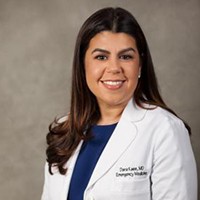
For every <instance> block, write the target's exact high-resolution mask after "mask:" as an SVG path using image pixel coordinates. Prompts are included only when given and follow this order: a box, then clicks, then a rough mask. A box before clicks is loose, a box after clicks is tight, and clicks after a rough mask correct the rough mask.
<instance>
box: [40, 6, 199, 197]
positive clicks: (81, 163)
mask: <svg viewBox="0 0 200 200" xmlns="http://www.w3.org/2000/svg"><path fill="white" fill-rule="evenodd" d="M189 133H190V128H189V126H188V125H187V124H186V123H184V122H183V121H182V120H181V119H180V118H178V117H177V116H176V114H175V113H174V112H173V111H172V110H171V109H170V108H168V107H167V106H166V104H165V103H164V101H163V100H162V98H161V96H160V94H159V91H158V85H157V81H156V76H155V73H154V68H153V63H152V60H151V55H150V52H149V48H148V45H147V42H146V39H145V36H144V34H143V32H142V30H141V28H140V26H139V25H138V23H137V21H136V20H135V19H134V17H133V16H132V15H131V14H130V13H129V12H128V11H126V10H124V9H122V8H104V9H101V10H99V11H97V12H96V13H94V14H93V15H92V16H90V17H89V18H88V19H87V20H86V22H85V23H84V24H83V26H82V27H81V29H80V32H79V35H78V38H77V42H76V47H75V52H74V62H73V75H72V90H71V108H70V113H69V115H68V116H67V117H66V118H62V119H60V120H58V121H56V122H55V123H54V124H53V125H51V126H50V130H49V133H48V135H47V144H48V147H47V151H46V153H47V164H46V167H45V184H44V190H43V195H42V200H80V199H84V200H88V199H95V200H107V199H109V200H129V199H130V200H133V199H137V200H150V199H151V200H165V199H166V200H174V199H176V200H196V199H197V180H196V177H197V176H196V165H195V160H194V156H193V152H192V148H191V144H190V139H189Z"/></svg>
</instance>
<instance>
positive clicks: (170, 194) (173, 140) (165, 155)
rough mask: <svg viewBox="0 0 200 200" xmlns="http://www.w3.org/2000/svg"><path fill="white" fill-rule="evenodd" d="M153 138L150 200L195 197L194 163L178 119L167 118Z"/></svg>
mask: <svg viewBox="0 0 200 200" xmlns="http://www.w3.org/2000/svg"><path fill="white" fill-rule="evenodd" d="M154 141H155V148H154V159H153V160H154V161H153V168H152V175H151V182H152V187H151V189H152V200H197V172H196V163H195V159H194V155H193V151H192V147H191V143H190V138H189V134H188V132H187V130H186V128H185V126H184V124H183V123H182V121H181V120H179V119H167V120H166V121H165V122H164V123H163V124H160V128H159V130H158V131H157V134H156V137H155V140H154Z"/></svg>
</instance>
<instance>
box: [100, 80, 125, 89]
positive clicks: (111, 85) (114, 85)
mask: <svg viewBox="0 0 200 200" xmlns="http://www.w3.org/2000/svg"><path fill="white" fill-rule="evenodd" d="M101 82H102V83H103V85H104V86H105V87H106V88H108V89H118V88H120V87H121V86H122V85H123V83H124V82H125V80H106V81H101Z"/></svg>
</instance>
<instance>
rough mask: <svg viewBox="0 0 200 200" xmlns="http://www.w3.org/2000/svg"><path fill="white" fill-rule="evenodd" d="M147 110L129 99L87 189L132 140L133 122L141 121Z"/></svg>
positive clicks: (134, 129)
mask: <svg viewBox="0 0 200 200" xmlns="http://www.w3.org/2000/svg"><path fill="white" fill-rule="evenodd" d="M146 112H147V110H146V109H143V108H140V107H138V106H137V105H136V104H135V102H134V101H133V100H130V101H129V103H128V104H127V106H126V108H125V109H124V111H123V113H122V117H121V119H120V121H119V122H118V124H117V126H116V128H115V130H114V132H113V134H112V136H111V138H110V140H109V141H108V143H107V145H106V147H105V149H104V151H103V152H102V154H101V156H100V158H99V160H98V162H97V164H96V167H95V169H94V171H93V174H92V176H91V178H90V181H89V183H88V186H87V188H86V190H85V191H86V192H87V189H89V188H90V187H91V186H93V185H94V184H95V182H96V181H98V180H99V179H100V178H101V177H102V176H104V174H106V172H107V171H108V170H109V169H110V168H111V167H112V166H113V165H114V164H115V163H116V162H117V160H118V159H119V158H120V157H121V155H122V154H123V153H124V152H125V151H126V149H127V148H128V147H129V146H130V145H131V144H132V143H133V142H134V140H135V138H136V136H137V128H136V125H135V122H138V121H141V120H142V119H143V118H144V116H145V114H146Z"/></svg>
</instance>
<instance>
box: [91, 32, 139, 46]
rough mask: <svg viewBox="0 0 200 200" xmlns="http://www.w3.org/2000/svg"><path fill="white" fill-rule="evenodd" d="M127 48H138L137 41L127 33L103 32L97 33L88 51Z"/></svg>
mask: <svg viewBox="0 0 200 200" xmlns="http://www.w3.org/2000/svg"><path fill="white" fill-rule="evenodd" d="M127 47H134V48H136V47H137V46H136V40H135V39H134V38H133V37H132V36H131V35H129V34H127V33H113V32H111V31H102V32H100V33H97V34H96V35H95V36H94V37H93V38H92V39H91V40H90V43H89V48H88V49H93V48H105V49H122V48H127Z"/></svg>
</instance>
